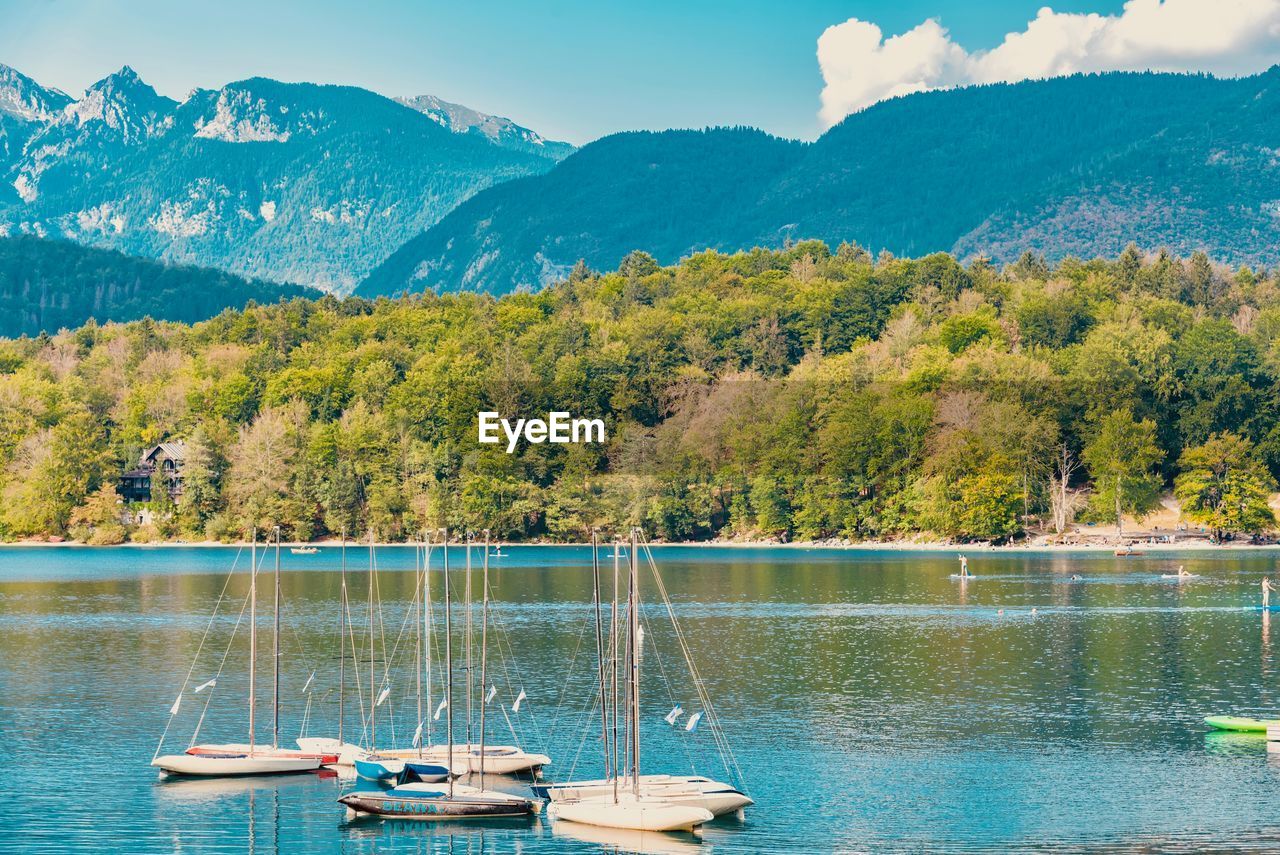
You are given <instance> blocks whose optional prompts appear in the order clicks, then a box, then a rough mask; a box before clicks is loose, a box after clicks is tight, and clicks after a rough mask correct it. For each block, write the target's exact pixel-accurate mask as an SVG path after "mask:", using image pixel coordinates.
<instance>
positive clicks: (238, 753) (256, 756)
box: [151, 526, 337, 777]
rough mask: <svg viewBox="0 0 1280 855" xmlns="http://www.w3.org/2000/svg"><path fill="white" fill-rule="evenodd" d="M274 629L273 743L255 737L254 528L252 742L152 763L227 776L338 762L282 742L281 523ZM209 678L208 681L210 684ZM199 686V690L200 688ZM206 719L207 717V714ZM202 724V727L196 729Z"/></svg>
mask: <svg viewBox="0 0 1280 855" xmlns="http://www.w3.org/2000/svg"><path fill="white" fill-rule="evenodd" d="M275 537H276V566H275V623H274V626H275V629H274V632H273V635H272V649H273V653H274V655H273V657H272V683H273V686H274V691H273V697H272V713H273V722H272V732H271V744H270V745H259V744H257V742H256V741H255V738H254V737H255V732H254V730H255V712H256V707H257V683H258V535H257V531H256V530H255V531H254V532H253V537H252V545H251V547H250V549H251V551H250V564H251V565H252V568H251V571H250V574H249V741H248V742H247V743H219V744H209V743H206V744H201V745H192V746H191V747H190V748H188V749H187V751H186V753H184V754H166V755H164V756H158V755H159V751H158V750H157V756H155V757H152V759H151V765H152V766H155V767H157V768H159V769H160V770H161V772H162V773H163V774H168V775H198V776H210V777H222V776H232V775H275V774H280V773H283V772H310V771H313V770H316V769H319V768H320V767H321V766H322V765H324V764H325V763H331V762H334V761H335V760H336V759H337V758H336V757H335V756H332V755H326V754H323V753H317V752H312V751H305V750H301V749H299V750H294V749H288V748H281V747H280V528H279V526H277V527H276V529H275ZM213 682H214V681H210V683H207V684H205V685H211V684H212V683H213ZM197 691H199V689H197ZM181 701H182V697H181V695H179V697H178V701H177V702H175V703H174V706H173V709H172V711H171V716H172V715H175V714H176V713H177V711H178V707H179V705H180V704H181ZM202 719H203V717H202ZM198 729H199V728H198V727H197V730H198Z"/></svg>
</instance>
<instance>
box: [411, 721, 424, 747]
mask: <svg viewBox="0 0 1280 855" xmlns="http://www.w3.org/2000/svg"><path fill="white" fill-rule="evenodd" d="M421 744H422V722H418V729H417V730H415V731H414V732H413V747H414V748H417V747H418V746H419V745H421Z"/></svg>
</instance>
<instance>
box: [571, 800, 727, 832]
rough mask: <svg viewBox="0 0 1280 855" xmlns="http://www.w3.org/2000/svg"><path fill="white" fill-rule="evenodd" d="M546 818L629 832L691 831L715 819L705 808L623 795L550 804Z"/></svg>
mask: <svg viewBox="0 0 1280 855" xmlns="http://www.w3.org/2000/svg"><path fill="white" fill-rule="evenodd" d="M547 815H548V816H551V817H554V818H556V819H562V820H566V821H568V822H578V823H582V824H584V825H598V826H601V827H603V828H622V829H627V830H630V831H693V830H694V829H696V828H697V827H699V826H700V825H702V824H703V823H705V822H710V821H711V820H712V819H714V818H715V816H714V814H712V813H711V811H709V810H707V809H706V808H700V807H693V806H690V805H681V804H674V803H672V802H669V801H666V800H664V799H660V798H648V797H646V796H643V795H640V796H636V795H634V794H632V793H623V794H621V795H620V796H618V797H617V798H616V799H615V798H614V797H613V796H612V795H607V796H593V797H591V798H588V799H578V800H576V801H565V802H552V803H551V805H550V806H549V807H548V808H547Z"/></svg>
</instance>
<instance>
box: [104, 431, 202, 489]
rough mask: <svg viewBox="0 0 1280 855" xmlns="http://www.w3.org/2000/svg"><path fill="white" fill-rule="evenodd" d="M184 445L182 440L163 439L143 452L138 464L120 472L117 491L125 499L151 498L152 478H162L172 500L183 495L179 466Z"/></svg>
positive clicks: (181, 462)
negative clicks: (168, 440) (165, 440)
mask: <svg viewBox="0 0 1280 855" xmlns="http://www.w3.org/2000/svg"><path fill="white" fill-rule="evenodd" d="M186 457H187V446H186V444H185V443H183V442H182V441H181V440H176V441H171V442H162V443H160V444H159V445H154V446H152V447H151V448H149V449H147V450H146V451H144V452H142V456H141V457H140V458H138V465H137V467H136V468H134V469H130V470H129V471H128V472H125V473H123V474H121V476H120V483H119V484H118V485H117V487H116V491H117V492H118V493H119V494H120V497H121V498H123V499H124V500H125V501H126V502H149V501H151V485H152V483H153V479H155V478H162V479H164V482H165V484H166V485H168V491H169V497H170V498H171V499H173V500H174V501H177V500H178V497H179V496H181V495H182V466H183V463H185V462H186Z"/></svg>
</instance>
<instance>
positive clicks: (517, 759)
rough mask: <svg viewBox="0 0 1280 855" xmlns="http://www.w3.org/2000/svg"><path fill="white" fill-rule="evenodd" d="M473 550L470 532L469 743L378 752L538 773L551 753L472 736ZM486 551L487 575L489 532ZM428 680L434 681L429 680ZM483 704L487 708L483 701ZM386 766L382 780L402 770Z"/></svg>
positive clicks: (469, 767)
mask: <svg viewBox="0 0 1280 855" xmlns="http://www.w3.org/2000/svg"><path fill="white" fill-rule="evenodd" d="M471 553H472V542H471V539H470V536H468V539H467V541H466V589H465V603H466V627H465V637H466V655H467V664H466V673H467V682H466V706H467V728H466V732H467V741H466V742H465V743H458V744H456V745H455V744H450V745H431V746H427V747H424V748H410V749H399V750H395V751H386V750H381V751H378V752H377V753H378V755H379V757H381V758H383V759H384V760H385V761H402V760H412V761H415V762H427V763H434V764H445V765H447V766H448V767H449V768H455V767H456V766H461V767H462V769H463V770H464V772H470V773H475V772H478V771H480V770H481V768H484V769H487V770H488V771H490V772H495V773H497V774H500V775H513V774H520V773H527V774H533V775H536V774H538V773H539V772H540V771H541V770H542V767H544V766H546V765H548V764H550V763H551V758H550V757H548V756H547V755H545V754H536V753H533V752H529V751H525V750H524V749H523V748H521V747H520V746H518V745H487V746H484V747H483V749H482V748H481V746H478V745H476V744H475V743H474V742H472V740H471V722H472V720H473V716H472V711H471V701H472V697H473V695H474V691H473V688H472V676H471V675H472V674H473V673H474V671H473V669H472V667H471V666H472V662H471V654H472V631H471V630H472V626H471V612H472V607H471V602H472V597H471V577H472V569H471ZM482 554H483V555H484V556H485V559H484V572H485V574H486V578H487V574H488V567H489V564H488V556H489V542H488V538H487V536H486V539H485V543H484V552H483V553H482ZM444 567H445V575H446V577H447V576H448V569H449V550H448V547H447V546H446V547H445V550H444ZM428 590H429V589H428ZM486 596H487V591H486ZM428 682H430V681H429V680H428ZM518 703H519V699H517V707H518ZM481 708H482V710H483V704H482V707H481ZM482 752H483V753H482ZM357 768H359V767H357ZM386 768H387V776H389V777H387V776H384V777H383V778H382V780H389V779H390V778H392V777H394V776H395V775H396V774H398V770H397V771H393V770H396V769H397V767H395V766H394V764H392V763H389V764H387V766H386ZM372 771H373V770H372V769H370V772H372ZM365 777H369V776H368V775H366V776H365Z"/></svg>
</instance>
